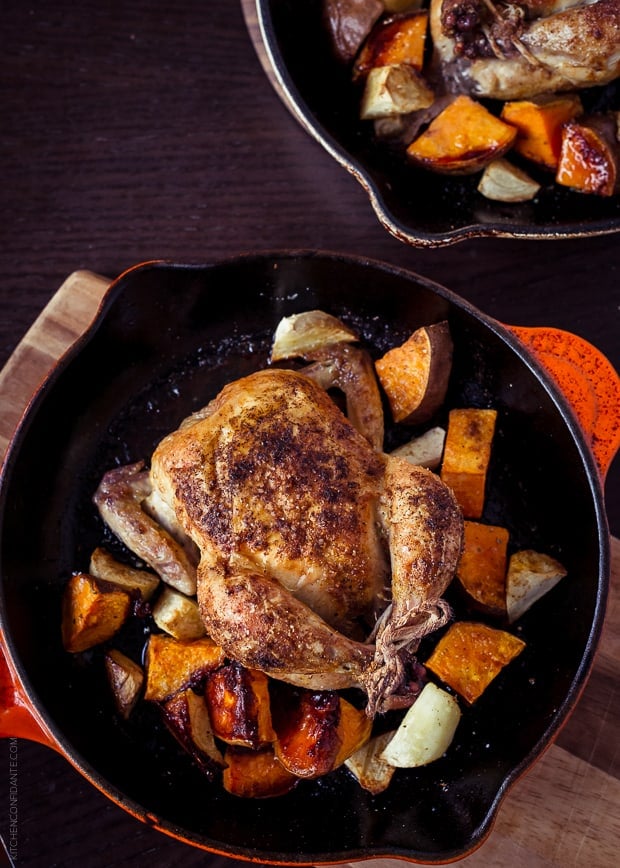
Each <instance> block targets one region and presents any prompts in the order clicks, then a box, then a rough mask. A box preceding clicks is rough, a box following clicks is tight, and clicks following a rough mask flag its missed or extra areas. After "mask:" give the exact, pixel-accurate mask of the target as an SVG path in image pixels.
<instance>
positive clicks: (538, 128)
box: [501, 94, 583, 171]
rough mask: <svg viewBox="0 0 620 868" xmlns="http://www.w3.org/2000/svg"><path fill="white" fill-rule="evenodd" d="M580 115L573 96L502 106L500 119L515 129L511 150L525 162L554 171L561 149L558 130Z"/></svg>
mask: <svg viewBox="0 0 620 868" xmlns="http://www.w3.org/2000/svg"><path fill="white" fill-rule="evenodd" d="M582 111H583V107H582V104H581V100H580V99H579V97H578V96H577V95H576V94H575V95H573V94H569V95H567V96H557V97H553V98H551V99H545V100H543V99H532V100H514V101H511V102H507V103H505V104H504V107H503V109H502V113H501V118H502V120H504V121H506V123H509V124H512V126H513V127H516V128H517V137H516V139H515V142H514V149H515V151H517V152H518V153H519V154H521V155H522V156H524V157H526V158H527V159H528V160H532V161H533V162H535V163H538V164H539V165H541V166H545V167H546V168H547V169H552V170H554V171H555V169H556V168H557V165H558V162H559V160H560V151H561V148H562V128H563V126H564V124H565V123H566V122H567V121H570V120H572V119H573V118H576V117H577V116H578V115H580V114H581V113H582Z"/></svg>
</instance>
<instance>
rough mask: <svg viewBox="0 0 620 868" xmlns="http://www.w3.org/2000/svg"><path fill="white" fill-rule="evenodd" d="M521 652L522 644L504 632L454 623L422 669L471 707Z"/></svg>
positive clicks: (523, 644)
mask: <svg viewBox="0 0 620 868" xmlns="http://www.w3.org/2000/svg"><path fill="white" fill-rule="evenodd" d="M524 648H525V642H523V641H522V640H521V639H519V638H518V637H517V636H513V634H512V633H508V632H506V631H505V630H497V629H495V628H494V627H487V625H486V624H478V623H476V622H473V621H457V622H455V623H454V624H452V626H451V627H450V628H449V629H448V631H447V632H446V633H445V634H444V635H443V636H442V638H441V639H440V640H439V642H438V643H437V646H436V648H435V650H434V651H433V653H432V654H431V656H430V657H429V658H428V660H427V661H426V664H425V665H426V667H427V668H428V669H430V670H431V672H434V673H435V675H436V676H437V677H438V678H441V680H442V681H443V682H444V683H445V684H447V685H448V686H449V687H451V688H452V689H453V690H455V691H456V692H457V693H458V694H460V695H461V696H462V697H463V699H465V700H466V701H467V702H469V703H472V702H475V701H476V699H478V698H479V697H480V696H481V695H482V694H483V693H484V691H485V690H486V688H487V687H488V686H489V684H490V683H491V681H493V679H494V678H496V677H497V675H499V673H500V672H501V671H502V669H503V668H504V666H506V665H507V664H508V663H510V661H511V660H513V659H514V658H515V657H516V656H517V655H518V654H520V653H521V651H523V649H524Z"/></svg>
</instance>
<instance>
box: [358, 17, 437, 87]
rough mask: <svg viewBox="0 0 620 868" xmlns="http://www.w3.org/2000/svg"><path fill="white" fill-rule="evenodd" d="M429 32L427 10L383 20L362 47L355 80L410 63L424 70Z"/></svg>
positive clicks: (376, 25)
mask: <svg viewBox="0 0 620 868" xmlns="http://www.w3.org/2000/svg"><path fill="white" fill-rule="evenodd" d="M427 31H428V12H427V11H426V10H419V11H414V12H410V13H408V14H406V15H398V16H394V17H388V18H383V19H381V20H380V21H378V22H377V23H376V24H375V26H374V27H373V28H372V30H371V31H370V33H369V34H368V37H367V39H366V41H365V42H364V45H363V46H362V49H361V51H360V53H359V55H358V57H357V60H356V61H355V64H354V67H353V78H354V79H356V80H357V79H360V78H364V77H365V76H367V75H368V73H369V72H370V70H371V69H375V68H376V67H379V66H399V65H400V64H408V65H409V66H412V67H413V68H414V69H417V70H418V71H419V70H421V69H422V66H423V65H424V48H425V45H426V33H427Z"/></svg>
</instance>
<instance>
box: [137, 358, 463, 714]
mask: <svg viewBox="0 0 620 868" xmlns="http://www.w3.org/2000/svg"><path fill="white" fill-rule="evenodd" d="M151 482H152V484H153V489H154V492H156V493H157V495H158V497H159V498H160V499H161V501H163V502H164V503H166V504H167V505H168V507H169V508H170V509H171V510H172V511H174V513H175V514H176V516H177V519H178V521H179V523H180V525H181V526H182V528H183V530H184V531H185V533H186V534H187V535H188V536H189V537H190V538H191V539H192V540H193V541H194V542H195V543H196V545H197V546H198V548H199V549H200V563H199V566H198V602H199V606H200V611H201V615H202V618H203V620H204V622H205V626H206V628H207V631H208V632H209V634H210V635H211V636H212V637H213V639H214V640H215V641H216V642H218V643H219V644H220V645H222V646H223V647H224V649H225V650H226V651H227V653H229V654H230V656H231V657H234V658H235V659H236V660H237V661H239V662H240V663H242V664H244V665H247V666H249V667H254V668H259V669H262V670H263V671H265V672H267V673H268V674H270V675H272V676H273V677H276V678H279V679H282V680H285V681H289V682H291V683H294V684H298V685H303V686H307V687H311V688H312V689H340V688H346V687H353V686H356V687H360V688H362V689H364V690H365V691H366V692H367V694H368V711H369V713H370V714H374V713H375V712H376V711H377V710H382V709H385V708H387V707H390V704H391V702H393V701H394V702H398V699H397V698H396V697H397V696H398V693H399V691H402V689H403V687H404V680H405V679H406V673H405V664H406V661H407V659H408V657H409V656H410V653H411V651H414V650H415V649H416V648H417V644H418V642H419V639H420V637H421V636H423V635H425V634H426V633H428V632H429V631H430V630H433V629H435V628H436V627H437V626H439V625H440V624H442V623H444V622H445V620H446V618H447V616H448V612H449V610H448V608H447V607H446V605H445V604H444V603H443V601H441V599H440V598H441V594H442V593H443V592H444V590H445V588H446V587H447V585H448V583H449V582H450V580H451V578H452V576H453V574H454V570H455V568H456V563H457V560H458V557H459V554H460V547H461V540H462V518H461V514H460V511H459V509H458V507H457V505H456V502H455V500H454V497H453V495H452V493H451V492H450V490H449V489H448V488H447V487H446V486H445V485H444V484H443V483H442V482H441V481H440V480H439V479H438V477H436V476H435V475H434V474H432V473H431V472H430V471H427V470H424V469H422V468H419V467H414V466H413V465H411V464H409V463H408V462H406V461H404V460H402V459H397V458H391V457H388V456H386V455H384V454H383V453H381V452H378V451H375V450H373V449H372V448H371V446H370V445H369V443H368V442H367V440H366V439H365V438H364V437H363V436H361V435H360V434H359V433H358V432H357V431H356V430H355V429H354V428H353V426H352V425H351V424H350V423H349V421H348V420H347V419H346V418H345V417H344V415H343V414H342V413H341V411H340V410H339V409H338V408H337V406H336V405H335V403H334V402H333V401H332V400H331V398H330V397H329V396H328V395H327V394H326V393H325V392H324V391H323V390H322V389H321V388H320V386H318V385H317V384H316V383H314V382H313V381H312V380H310V379H309V378H308V377H306V376H304V375H303V374H301V373H296V372H293V371H284V370H277V369H268V370H264V371H260V372H258V373H256V374H252V375H250V376H248V377H246V378H244V379H242V380H238V381H236V382H234V383H231V384H229V385H228V386H226V387H225V388H224V389H223V390H222V392H221V393H220V394H219V395H218V396H217V398H215V400H214V401H212V402H211V404H209V405H208V407H207V408H205V410H204V411H201V412H200V413H198V414H196V415H195V416H193V417H190V419H188V420H186V422H185V423H183V424H182V426H181V427H180V428H179V430H178V431H175V432H173V433H172V434H170V435H169V436H168V437H166V438H165V439H164V440H163V441H162V443H161V444H160V445H159V446H158V448H157V449H156V451H155V453H154V455H153V458H152V465H151ZM388 555H389V559H390V561H391V563H389V562H388ZM390 575H391V576H392V580H391V596H392V602H391V603H390V605H389V606H388V608H386V599H385V595H386V592H387V593H388V594H389V592H390V582H389V578H390ZM381 610H384V612H383V615H382V616H381V618H380V620H379V622H378V624H377V625H376V628H375V630H374V633H373V640H374V643H375V644H374V645H373V644H369V643H368V642H364V641H363V636H364V635H365V634H366V635H367V634H368V632H369V630H370V628H371V626H372V624H373V623H374V622H375V619H376V616H377V615H378V614H379V613H380V612H381Z"/></svg>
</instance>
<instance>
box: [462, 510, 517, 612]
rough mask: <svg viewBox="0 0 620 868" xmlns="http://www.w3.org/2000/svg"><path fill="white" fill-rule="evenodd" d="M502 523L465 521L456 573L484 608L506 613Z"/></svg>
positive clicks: (505, 536)
mask: <svg viewBox="0 0 620 868" xmlns="http://www.w3.org/2000/svg"><path fill="white" fill-rule="evenodd" d="M509 536H510V535H509V533H508V531H507V530H506V528H504V527H496V526H495V525H491V524H479V523H478V522H475V521H465V522H464V537H463V550H462V552H461V557H460V560H459V563H458V566H457V568H456V575H457V578H458V580H459V582H460V584H461V585H462V586H463V588H464V589H465V591H466V592H467V594H468V595H469V596H470V597H471V598H472V600H473V601H474V602H475V603H476V604H477V605H478V606H479V607H480V608H482V609H483V610H484V611H487V612H489V613H490V614H493V615H498V616H499V615H505V614H506V551H507V548H508V540H509Z"/></svg>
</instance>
